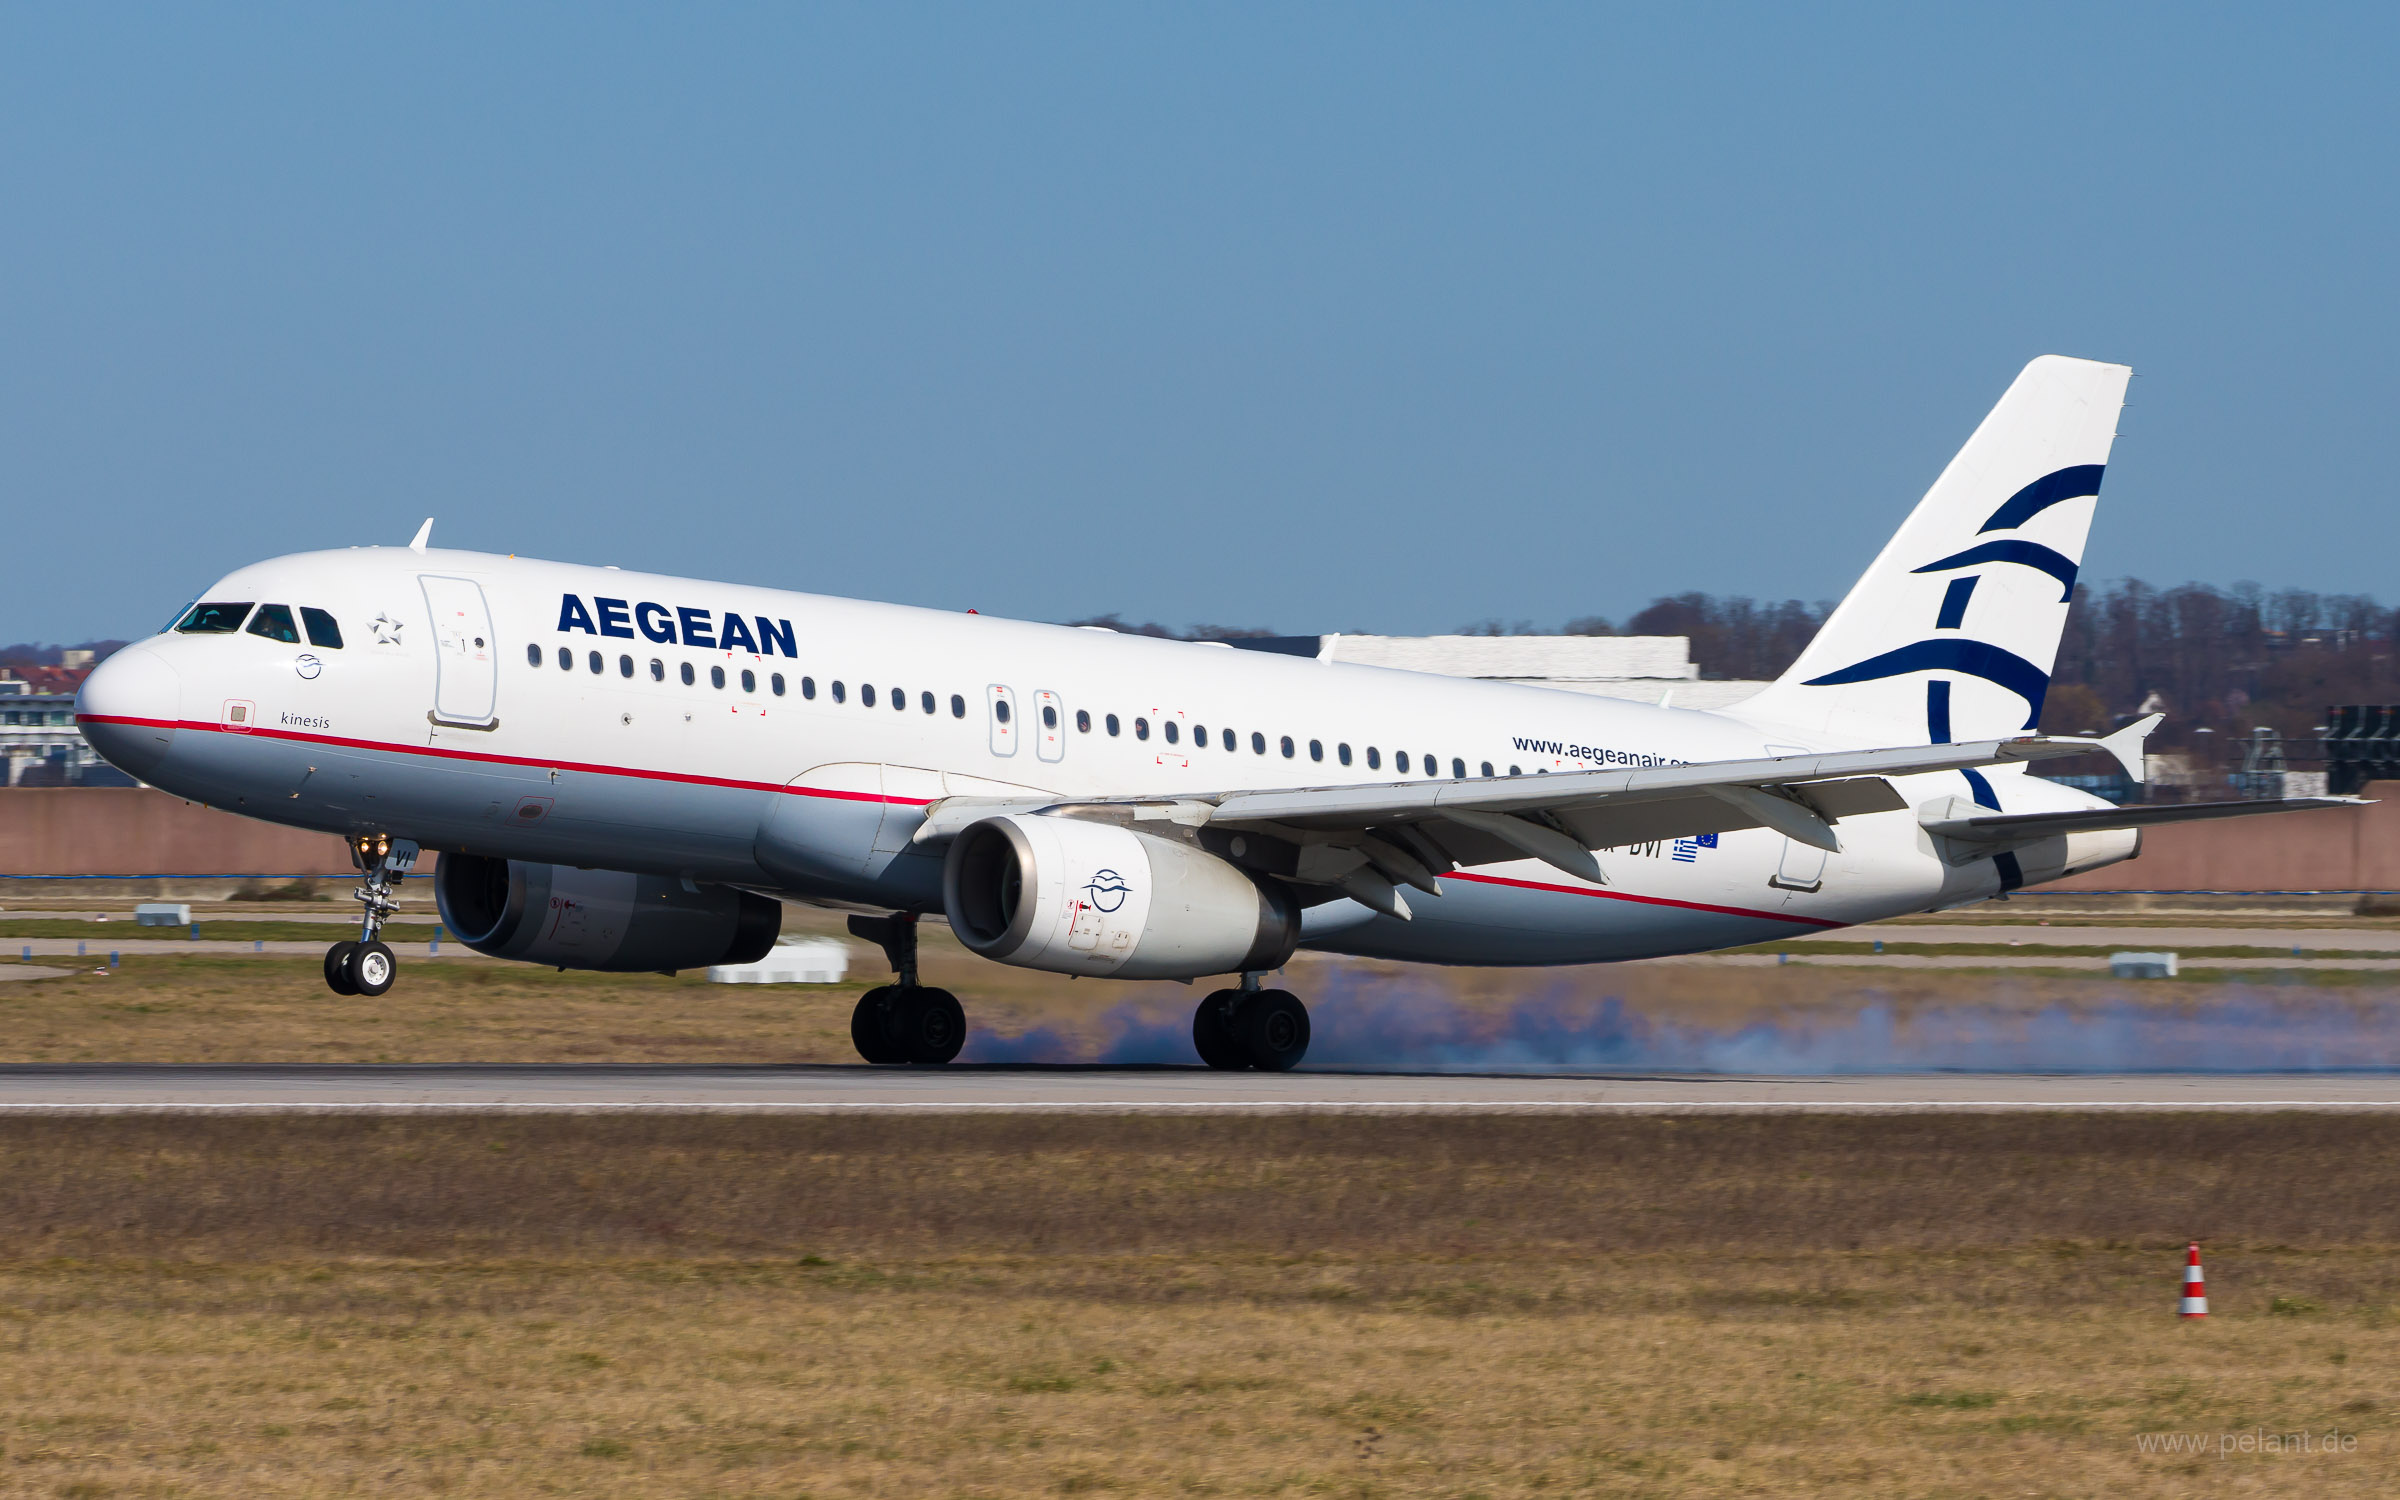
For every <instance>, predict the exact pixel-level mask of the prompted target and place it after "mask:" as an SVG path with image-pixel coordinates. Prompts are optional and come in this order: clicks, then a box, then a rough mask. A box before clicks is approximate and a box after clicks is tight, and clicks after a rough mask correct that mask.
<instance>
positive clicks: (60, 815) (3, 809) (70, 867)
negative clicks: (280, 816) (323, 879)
mask: <svg viewBox="0 0 2400 1500" xmlns="http://www.w3.org/2000/svg"><path fill="white" fill-rule="evenodd" d="M350 873H351V864H350V852H349V850H348V848H347V847H346V846H345V845H344V844H343V843H342V841H341V840H340V839H338V838H336V837H335V836H333V835H332V834H330V833H308V832H304V831H302V830H300V829H297V828H284V827H281V826H279V825H277V824H274V823H261V822H259V821H258V820H257V819H255V818H245V817H240V816H237V815H236V814H233V813H229V812H219V811H217V810H216V809H215V808H210V807H202V806H201V805H200V804H198V803H196V802H186V801H184V800H183V799H182V798H181V797H173V796H169V795H168V794H167V793H165V792H161V791H157V790H154V789H152V788H150V787H10V788H7V789H5V790H0V878H6V877H11V876H16V877H24V876H43V877H57V876H76V877H84V878H91V877H98V876H106V877H115V878H120V879H125V878H133V879H139V878H145V877H150V878H155V877H165V878H168V879H193V880H206V879H217V878H226V877H232V878H242V879H252V878H264V879H275V878H282V879H294V878H305V877H311V876H337V877H339V876H347V875H349V874H350Z"/></svg>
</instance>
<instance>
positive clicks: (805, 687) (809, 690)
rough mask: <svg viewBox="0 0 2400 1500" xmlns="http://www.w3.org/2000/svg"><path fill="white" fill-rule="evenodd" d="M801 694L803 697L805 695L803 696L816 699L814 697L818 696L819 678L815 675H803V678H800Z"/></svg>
mask: <svg viewBox="0 0 2400 1500" xmlns="http://www.w3.org/2000/svg"><path fill="white" fill-rule="evenodd" d="M800 696H801V697H803V698H808V699H812V700H813V699H814V698H815V697H816V696H817V679H815V678H814V677H803V678H801V679H800Z"/></svg>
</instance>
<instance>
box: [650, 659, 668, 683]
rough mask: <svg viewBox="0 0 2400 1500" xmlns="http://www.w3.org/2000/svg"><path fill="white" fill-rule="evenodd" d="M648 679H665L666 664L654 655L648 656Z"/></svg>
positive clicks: (654, 680)
mask: <svg viewBox="0 0 2400 1500" xmlns="http://www.w3.org/2000/svg"><path fill="white" fill-rule="evenodd" d="M650 680H651V681H652V682H664V681H666V680H667V664H666V663H665V662H663V661H660V660H659V659H658V658H657V657H655V656H653V657H651V658H650Z"/></svg>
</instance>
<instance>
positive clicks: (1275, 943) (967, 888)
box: [942, 814, 1300, 979]
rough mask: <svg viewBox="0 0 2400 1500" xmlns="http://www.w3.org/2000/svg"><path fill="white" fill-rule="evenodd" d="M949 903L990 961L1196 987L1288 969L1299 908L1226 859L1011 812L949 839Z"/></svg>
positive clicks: (1101, 827)
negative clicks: (1216, 977)
mask: <svg viewBox="0 0 2400 1500" xmlns="http://www.w3.org/2000/svg"><path fill="white" fill-rule="evenodd" d="M942 897H943V904H944V906H945V907H946V908H947V910H948V912H949V916H950V929H951V931H953V932H955V933H957V934H958V940H959V941H960V942H962V943H964V944H966V945H967V947H968V948H970V949H972V950H973V951H975V952H976V953H979V954H981V955H983V956H984V957H985V958H990V959H997V960H998V961H999V962H1001V963H1005V964H1016V965H1018V966H1020V967H1022V968H1027V969H1047V970H1049V971H1051V972H1052V973H1054V974H1094V975H1101V974H1105V975H1110V976H1113V977H1115V978H1118V979H1190V978H1193V977H1195V976H1197V975H1201V974H1228V973H1233V972H1235V971H1238V970H1253V969H1274V968H1280V967H1282V965H1283V963H1284V961H1285V960H1286V959H1288V958H1290V957H1291V956H1292V950H1293V948H1294V947H1296V946H1297V945H1298V943H1299V941H1300V909H1299V906H1298V905H1297V904H1296V903H1295V902H1293V900H1292V899H1291V898H1290V897H1289V896H1288V895H1286V894H1284V893H1283V892H1282V891H1280V890H1277V889H1275V888H1272V887H1270V886H1266V885H1263V884H1261V883H1260V882H1258V881H1255V880H1253V879H1251V878H1250V877H1249V876H1248V875H1245V874H1243V873H1242V871H1241V870H1240V869H1238V868H1237V867H1235V866H1234V865H1232V864H1230V863H1228V862H1227V861H1225V860H1222V859H1219V858H1217V857H1216V856H1215V855H1213V854H1210V853H1208V852H1207V851H1205V850H1202V849H1195V848H1193V847H1191V846H1190V845H1188V844H1179V843H1175V842H1173V841H1171V840H1168V839H1163V838H1158V837H1155V836H1154V835H1151V834H1146V833H1136V832H1134V831H1133V830H1132V829H1129V828H1121V827H1118V826H1117V825H1115V824H1113V823H1089V822H1084V821H1082V820H1081V819H1077V818H1059V817H1046V816H1043V815H1040V814H1029V815H1028V814H1012V815H1009V816H1005V817H994V818H986V819H984V820H983V821H982V822H980V823H976V824H973V825H971V826H970V827H968V828H967V830H966V831H965V832H963V833H961V834H960V835H959V836H958V837H957V838H956V839H954V840H952V841H951V844H950V853H949V857H948V859H947V861H946V862H945V863H944V864H943V866H942Z"/></svg>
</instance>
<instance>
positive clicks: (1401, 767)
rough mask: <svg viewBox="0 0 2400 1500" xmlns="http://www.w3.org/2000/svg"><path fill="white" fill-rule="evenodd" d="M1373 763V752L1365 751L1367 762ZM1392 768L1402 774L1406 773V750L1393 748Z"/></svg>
mask: <svg viewBox="0 0 2400 1500" xmlns="http://www.w3.org/2000/svg"><path fill="white" fill-rule="evenodd" d="M1374 763H1375V752H1374V751H1372V750H1369V751H1368V752H1367V764H1369V765H1373V764H1374ZM1392 769H1393V770H1395V771H1398V772H1399V773H1400V774H1401V775H1403V776H1406V775H1407V774H1408V752H1407V751H1406V750H1395V751H1393V752H1392Z"/></svg>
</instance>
